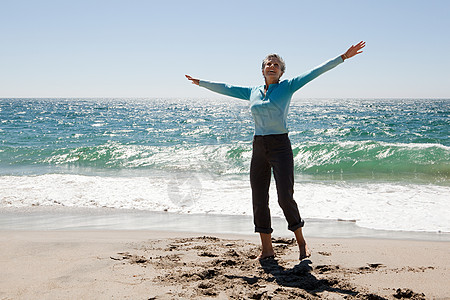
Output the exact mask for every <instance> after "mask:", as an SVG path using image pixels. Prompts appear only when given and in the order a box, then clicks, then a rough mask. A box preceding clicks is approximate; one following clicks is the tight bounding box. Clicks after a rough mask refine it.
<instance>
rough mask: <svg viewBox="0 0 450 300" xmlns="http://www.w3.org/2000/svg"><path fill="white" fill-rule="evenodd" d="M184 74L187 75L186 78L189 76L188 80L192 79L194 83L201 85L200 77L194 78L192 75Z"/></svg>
mask: <svg viewBox="0 0 450 300" xmlns="http://www.w3.org/2000/svg"><path fill="white" fill-rule="evenodd" d="M184 76H186V78H187V79H188V80H190V81H192V84H196V85H199V84H200V80H199V79H196V78H192V77H191V76H189V75H184Z"/></svg>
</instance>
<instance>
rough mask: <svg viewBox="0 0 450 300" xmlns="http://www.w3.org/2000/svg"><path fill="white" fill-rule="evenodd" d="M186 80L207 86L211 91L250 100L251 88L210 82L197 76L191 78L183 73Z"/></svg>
mask: <svg viewBox="0 0 450 300" xmlns="http://www.w3.org/2000/svg"><path fill="white" fill-rule="evenodd" d="M184 76H186V78H187V79H188V80H190V81H191V82H192V84H195V85H198V86H201V87H204V88H207V89H208V90H211V91H213V92H216V93H219V94H222V95H226V96H230V97H234V98H239V99H244V100H250V94H251V92H252V89H251V88H249V87H240V86H232V85H229V84H225V83H217V82H211V81H206V80H200V79H197V78H192V77H191V76H189V75H184Z"/></svg>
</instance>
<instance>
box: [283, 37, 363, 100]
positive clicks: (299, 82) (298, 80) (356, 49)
mask: <svg viewBox="0 0 450 300" xmlns="http://www.w3.org/2000/svg"><path fill="white" fill-rule="evenodd" d="M365 45H366V43H365V42H363V41H361V42H359V43H358V44H356V45H352V46H351V47H350V48H349V49H348V50H347V51H346V52H345V53H344V54H342V55H340V56H338V57H336V58H334V59H331V60H329V61H327V62H325V63H323V64H321V65H320V66H317V67H315V68H314V69H312V70H310V71H308V72H306V73H304V74H302V75H300V76H297V77H294V78H292V79H291V80H289V83H290V88H291V91H292V92H293V93H294V92H295V91H297V90H298V89H300V88H301V87H303V86H304V85H305V84H307V83H308V82H310V81H311V80H313V79H315V78H317V77H318V76H320V75H322V74H323V73H325V72H327V71H329V70H331V69H333V68H334V67H336V66H337V65H339V64H341V63H342V62H344V60H346V59H349V58H350V57H353V56H355V55H357V54H359V53H361V52H362V51H361V49H362V48H364V46H365Z"/></svg>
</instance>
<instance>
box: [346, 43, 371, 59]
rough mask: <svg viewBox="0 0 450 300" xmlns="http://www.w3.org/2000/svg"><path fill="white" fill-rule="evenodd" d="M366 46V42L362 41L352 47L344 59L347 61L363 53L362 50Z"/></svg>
mask: <svg viewBox="0 0 450 300" xmlns="http://www.w3.org/2000/svg"><path fill="white" fill-rule="evenodd" d="M365 46H366V42H364V41H361V42H359V43H358V44H356V45H352V46H351V47H350V48H348V50H347V52H345V53H344V54H343V58H344V59H347V58H350V57H353V56H355V55H356V54H359V53H362V51H361V49H362V48H364V47H365Z"/></svg>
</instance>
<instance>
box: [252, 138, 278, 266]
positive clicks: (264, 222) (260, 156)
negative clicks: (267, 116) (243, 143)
mask: <svg viewBox="0 0 450 300" xmlns="http://www.w3.org/2000/svg"><path fill="white" fill-rule="evenodd" d="M270 176H271V167H270V164H269V162H268V161H267V158H266V148H265V145H264V141H263V137H255V138H254V140H253V153H252V160H251V164H250V184H251V187H252V203H253V222H254V224H255V232H259V234H260V238H261V245H262V249H261V253H260V255H259V256H258V259H263V258H266V257H270V256H273V255H274V251H273V248H272V236H271V233H272V231H273V230H272V227H271V226H272V225H271V220H270V210H269V186H270Z"/></svg>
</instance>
